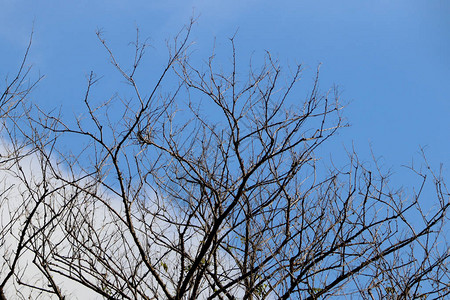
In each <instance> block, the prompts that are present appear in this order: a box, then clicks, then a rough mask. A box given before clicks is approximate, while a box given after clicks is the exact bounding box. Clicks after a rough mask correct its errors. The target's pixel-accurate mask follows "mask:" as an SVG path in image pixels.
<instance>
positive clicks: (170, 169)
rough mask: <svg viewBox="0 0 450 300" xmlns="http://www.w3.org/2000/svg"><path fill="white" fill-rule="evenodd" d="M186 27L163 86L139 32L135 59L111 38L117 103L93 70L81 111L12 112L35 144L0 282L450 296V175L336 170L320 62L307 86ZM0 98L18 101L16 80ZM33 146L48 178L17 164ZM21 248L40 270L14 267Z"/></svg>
mask: <svg viewBox="0 0 450 300" xmlns="http://www.w3.org/2000/svg"><path fill="white" fill-rule="evenodd" d="M191 27H192V23H191V24H190V25H189V26H187V27H186V28H184V29H183V30H182V31H181V32H180V33H179V34H178V35H177V36H176V38H175V39H174V40H173V42H171V44H170V46H169V48H168V49H169V51H168V52H169V56H168V61H167V63H166V64H165V66H164V68H163V69H162V71H161V74H160V76H159V78H158V79H157V80H156V82H154V84H153V85H152V86H151V87H149V86H148V85H143V84H140V85H138V82H140V80H138V79H137V78H136V76H138V75H137V74H142V73H138V72H136V70H137V69H138V67H139V64H140V62H141V59H142V58H143V56H144V52H145V49H146V44H145V43H144V44H143V43H141V42H140V41H139V35H137V39H136V42H135V43H134V46H135V50H136V51H135V58H134V60H133V63H132V65H131V67H129V68H128V67H125V68H124V67H122V66H121V64H119V62H118V60H117V59H116V57H115V56H114V54H113V51H112V50H111V49H110V48H109V47H108V44H107V42H106V41H105V40H104V39H103V37H102V35H101V33H98V37H99V40H100V42H101V43H102V44H103V46H104V47H105V49H106V51H107V53H108V55H109V58H110V60H111V63H112V64H113V65H114V67H115V69H116V70H117V71H118V72H119V73H120V74H121V75H122V76H123V79H124V80H125V81H126V83H127V87H128V90H126V91H124V96H123V97H122V98H120V99H117V98H115V99H114V98H108V99H107V100H106V101H97V100H96V99H92V96H91V92H92V89H94V88H95V83H96V81H97V79H96V76H95V74H94V73H91V74H90V75H89V77H88V83H87V89H86V95H85V99H84V100H83V102H84V105H85V112H86V113H85V115H83V116H81V117H79V118H78V119H76V120H75V122H73V121H71V120H68V119H66V118H64V117H62V116H61V115H58V114H56V115H55V114H52V113H46V112H44V111H43V110H40V109H39V108H37V107H33V106H29V107H28V108H27V109H23V110H21V112H22V116H21V120H26V122H25V123H24V122H22V123H20V124H19V123H18V122H17V121H16V122H14V119H13V118H12V116H13V114H11V113H5V115H4V117H3V118H4V119H5V120H7V122H9V123H10V124H11V125H9V127H8V128H9V131H8V134H9V136H10V137H11V138H14V143H13V144H14V145H19V144H20V143H23V145H24V146H23V147H21V148H20V149H17V151H16V152H13V153H10V155H9V158H8V161H9V162H10V164H11V165H12V166H14V167H15V168H18V170H19V171H16V172H15V173H14V174H15V176H16V177H17V178H19V179H20V180H21V182H23V187H24V191H23V192H22V193H21V198H20V202H19V204H20V206H21V209H19V210H15V211H11V210H8V209H9V207H8V205H7V204H6V203H7V202H8V201H10V199H8V198H7V197H6V196H4V195H2V213H4V212H5V210H6V212H7V213H9V215H10V218H9V220H11V221H10V223H8V224H4V225H3V228H4V229H2V232H1V233H2V237H1V238H2V243H6V242H9V240H11V238H13V242H14V243H15V245H16V249H17V250H16V251H15V252H8V255H9V256H5V255H4V256H3V258H4V261H3V265H2V273H1V275H0V279H1V281H0V284H1V285H0V291H3V289H5V287H6V285H7V284H14V286H17V290H20V289H21V288H23V287H26V288H27V289H29V290H31V291H33V292H35V293H38V294H39V295H44V297H45V298H48V297H50V296H52V297H56V298H59V299H64V297H70V296H71V295H70V293H69V292H70V289H69V287H70V285H71V284H76V285H77V286H82V287H84V288H85V289H87V290H89V291H90V293H91V295H94V294H96V295H98V296H100V297H104V298H107V299H215V298H218V299H289V298H294V299H328V298H333V297H343V298H352V297H355V298H362V299H411V298H419V299H420V298H422V299H425V298H427V297H429V298H433V299H434V298H439V297H441V298H443V297H445V296H446V295H449V293H450V285H449V284H448V283H449V282H450V278H449V277H450V276H449V274H450V273H449V270H448V269H447V268H448V263H449V255H450V252H449V246H448V244H447V243H446V240H445V230H446V227H445V226H446V223H445V222H446V220H447V216H446V214H447V211H448V206H449V198H448V197H449V194H448V191H447V189H446V187H445V184H444V182H443V181H442V179H441V176H440V175H439V174H436V173H433V172H432V171H431V169H429V168H425V172H422V171H421V170H420V169H416V168H411V171H412V172H415V173H416V174H417V176H418V178H419V179H421V183H420V184H419V186H418V188H417V189H416V190H415V191H413V192H411V193H409V194H407V193H406V192H404V191H403V190H402V189H398V188H397V189H395V188H392V187H391V185H390V183H389V175H388V174H386V173H385V172H384V171H383V170H382V169H381V168H378V166H377V165H376V164H374V167H373V168H369V167H366V164H364V163H362V162H360V161H359V159H358V156H357V155H356V151H350V152H349V155H348V163H347V164H340V165H344V167H332V165H331V164H329V166H328V167H325V165H326V164H324V163H322V162H321V160H320V157H318V155H317V151H318V150H320V149H322V150H320V151H323V149H324V148H325V149H326V142H328V141H329V140H330V138H331V137H333V136H335V133H336V132H338V131H339V130H340V128H342V127H343V126H345V122H344V121H343V118H342V117H341V110H342V106H341V104H340V100H339V94H338V92H337V91H336V90H335V89H332V90H330V91H328V92H325V93H322V92H321V91H320V89H319V73H318V72H317V74H316V76H315V79H314V83H313V86H312V87H311V89H310V91H309V92H308V95H307V96H302V95H301V92H299V90H298V82H299V80H300V78H301V74H302V67H301V66H300V65H299V66H296V67H295V68H294V69H293V70H288V71H284V70H283V69H282V68H281V66H280V65H279V63H278V62H277V61H276V60H275V59H274V58H273V57H272V56H271V55H270V53H267V54H266V56H265V61H264V62H263V63H262V64H261V65H258V66H257V67H255V66H254V65H253V64H250V66H249V67H248V68H247V69H245V70H243V69H241V67H240V64H239V63H238V62H237V58H236V56H237V53H236V47H235V38H234V37H233V38H231V39H230V49H231V50H230V62H229V63H228V64H226V65H220V64H219V63H217V62H216V54H214V53H213V55H211V56H210V57H209V59H208V60H207V61H206V63H203V64H200V66H198V63H196V60H195V59H194V58H195V53H194V52H193V51H192V50H193V48H192V45H190V42H189V34H190V32H191ZM219 62H220V61H219ZM245 74H247V75H245ZM140 76H144V75H140ZM141 81H142V80H141ZM130 93H131V94H130ZM4 95H7V96H4V97H9V96H8V95H11V96H10V97H12V98H15V97H17V96H15V94H14V93H11V88H8V89H7V90H6V92H5V93H4ZM5 99H6V98H5ZM19 99H20V98H19ZM2 100H3V98H2ZM119 100H120V101H119ZM2 103H3V102H2ZM10 103H15V102H11V101H10ZM5 122H6V121H5ZM9 123H8V124H9ZM19 125H20V126H19ZM4 128H6V127H4ZM73 141H76V144H77V145H76V146H73V147H72V148H73V151H72V152H68V150H67V147H65V146H66V145H67V143H69V142H73ZM27 151H28V152H27ZM25 152H26V153H28V154H29V155H28V156H31V157H32V160H33V161H35V162H36V163H37V165H38V166H40V168H39V175H36V174H26V173H25V172H23V171H21V170H22V169H23V168H21V164H22V163H23V162H24V161H26V160H25V158H24V157H28V156H24V155H23V153H25ZM424 164H425V166H427V164H426V161H425V162H424ZM2 166H5V167H3V169H2V172H7V171H8V172H11V170H12V167H11V166H9V165H8V167H7V168H6V166H7V164H6V160H4V161H3V165H2ZM430 180H431V181H432V183H433V184H434V185H435V187H436V194H435V197H434V198H433V199H429V198H427V199H422V198H421V195H422V190H423V187H424V185H425V184H426V183H427V182H428V181H430ZM7 191H8V189H5V192H4V193H6V192H7ZM422 197H423V195H422ZM427 197H429V195H427ZM16 201H17V200H16ZM424 205H425V207H424ZM14 214H19V215H18V216H17V217H16V215H14ZM14 220H26V222H25V223H23V222H22V221H14ZM14 222H15V223H14ZM4 247H5V246H4V245H3V246H2V248H4ZM5 251H6V250H3V252H2V253H6V252H5ZM22 252H26V253H28V255H29V257H31V259H30V260H29V261H30V262H31V261H32V263H33V268H34V270H35V271H36V273H37V274H38V275H37V277H36V278H38V279H28V278H27V277H26V276H25V272H24V271H26V270H28V269H29V268H31V267H30V266H28V265H21V267H16V266H15V265H14V264H15V261H19V260H20V259H21V257H22ZM4 274H7V275H6V277H5V275H4ZM23 295H24V296H23V297H25V294H23Z"/></svg>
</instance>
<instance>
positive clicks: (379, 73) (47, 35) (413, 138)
mask: <svg viewBox="0 0 450 300" xmlns="http://www.w3.org/2000/svg"><path fill="white" fill-rule="evenodd" d="M193 14H194V15H196V16H199V19H198V23H197V25H196V26H195V27H194V31H193V34H192V40H193V41H195V42H196V45H195V47H196V49H197V51H198V52H199V53H200V54H202V55H204V57H205V58H206V57H207V56H208V55H209V54H210V50H211V47H212V44H213V42H214V39H215V38H216V45H217V46H218V47H219V48H220V47H229V44H228V42H227V38H228V37H230V36H232V35H233V34H234V33H235V32H236V30H238V34H237V38H236V45H237V49H238V54H239V55H240V59H241V61H242V62H244V61H245V60H247V59H248V58H250V57H251V56H252V55H253V57H254V58H258V55H259V54H261V53H263V51H264V50H268V51H270V52H271V53H272V54H273V55H274V56H277V57H278V58H279V60H280V62H281V63H282V64H285V65H289V64H291V65H292V64H295V63H303V65H304V66H305V73H304V78H305V83H304V84H303V86H304V87H305V91H306V90H307V89H308V88H309V86H308V83H310V82H311V79H312V77H313V76H314V71H315V69H316V67H317V66H318V64H319V63H322V67H321V74H322V75H321V87H322V90H324V91H326V90H327V89H328V88H330V87H332V86H333V85H337V86H339V88H340V90H341V97H342V100H343V101H344V103H348V106H347V108H346V110H345V112H344V116H345V117H346V118H347V120H348V122H349V123H350V124H351V127H350V128H347V129H344V130H343V131H341V133H340V135H339V136H338V137H337V138H336V139H335V141H336V143H338V145H340V146H342V147H341V148H343V147H344V146H345V147H351V145H352V143H354V144H355V146H356V149H357V151H358V152H360V153H361V154H362V156H363V158H364V159H370V147H371V148H372V149H373V151H374V153H375V155H376V156H377V157H382V158H383V161H384V163H385V165H386V166H387V167H394V169H396V168H398V167H399V166H400V165H402V164H408V163H409V162H410V161H411V158H413V157H415V158H418V157H419V156H418V151H419V149H420V147H421V146H423V147H426V150H427V155H428V158H429V159H430V161H431V163H432V164H433V166H434V167H438V166H439V163H440V162H442V163H444V167H446V173H447V174H449V173H450V172H449V170H450V169H449V166H450V159H449V153H450V134H449V129H450V96H449V93H448V88H449V87H450V17H449V16H450V2H449V1H444V0H442V1H437V0H428V1H425V0H424V1H415V0H408V1H406V0H404V1H400V0H399V1H381V0H380V1H363V0H358V1H356V0H355V1H349V0H344V1H332V0H327V1H325V0H323V1H298V0H297V1H255V0H249V1H235V0H228V1H212V0H210V1H206V0H203V1H196V0H191V1H117V0H110V1H85V0H80V1H13V0H0V75H1V76H2V77H4V76H6V75H7V74H8V72H10V73H11V72H13V71H14V70H15V67H16V66H18V64H19V61H20V58H21V57H20V55H21V54H22V53H23V52H24V50H25V47H26V44H27V42H28V37H29V34H30V31H31V29H32V27H33V23H34V31H35V35H34V41H33V46H32V52H31V55H30V58H29V62H30V63H32V64H33V65H34V70H35V72H40V73H41V74H44V75H45V76H46V78H45V79H44V81H43V82H42V83H41V84H40V86H39V87H38V88H37V89H36V91H35V93H34V94H33V96H32V99H33V101H36V102H37V103H39V104H40V105H44V106H46V107H50V108H51V107H53V108H54V107H59V106H61V105H62V106H63V107H64V109H63V111H64V112H65V113H68V112H70V111H76V110H77V105H78V104H77V103H81V101H82V96H83V95H84V91H85V90H84V88H85V85H86V75H87V74H88V73H89V72H90V71H91V70H93V71H95V72H96V73H97V74H99V75H102V76H104V79H103V80H102V83H101V85H100V87H99V90H98V92H99V95H100V93H104V96H103V97H105V98H107V97H109V96H111V95H112V94H113V93H114V92H115V91H116V90H117V88H116V86H111V84H109V83H110V82H113V79H114V78H113V77H114V76H117V74H116V75H114V73H113V72H112V67H111V66H110V65H109V64H108V58H107V55H106V53H105V51H104V49H103V48H102V46H101V45H100V43H99V42H98V40H97V38H96V36H95V31H96V30H97V29H98V28H101V29H102V30H103V31H104V35H105V38H106V39H107V40H108V42H109V44H110V45H111V47H112V48H113V50H115V52H116V54H117V55H118V56H119V58H121V59H123V60H126V59H129V60H130V59H131V56H132V49H131V48H130V47H128V46H127V44H128V42H130V41H133V39H134V37H135V28H136V26H137V27H139V28H140V31H141V35H142V36H143V37H149V38H150V39H149V41H150V42H151V44H152V45H153V48H152V49H151V50H149V52H148V55H149V56H150V57H147V60H146V65H145V66H146V69H145V72H148V76H149V77H151V76H152V72H151V70H158V66H159V65H158V61H159V62H161V61H163V60H164V59H165V57H166V56H165V55H166V49H165V46H164V45H165V40H166V39H167V38H170V37H172V36H173V35H174V34H175V33H176V32H177V31H178V30H179V29H180V28H181V27H182V25H183V24H185V23H187V22H188V20H189V18H190V17H191V16H192V15H193ZM224 63H226V61H225V62H224ZM243 65H245V64H243ZM156 73H157V72H156ZM156 73H153V74H156ZM116 79H117V77H116ZM329 151H330V152H332V151H335V150H333V149H329Z"/></svg>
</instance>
